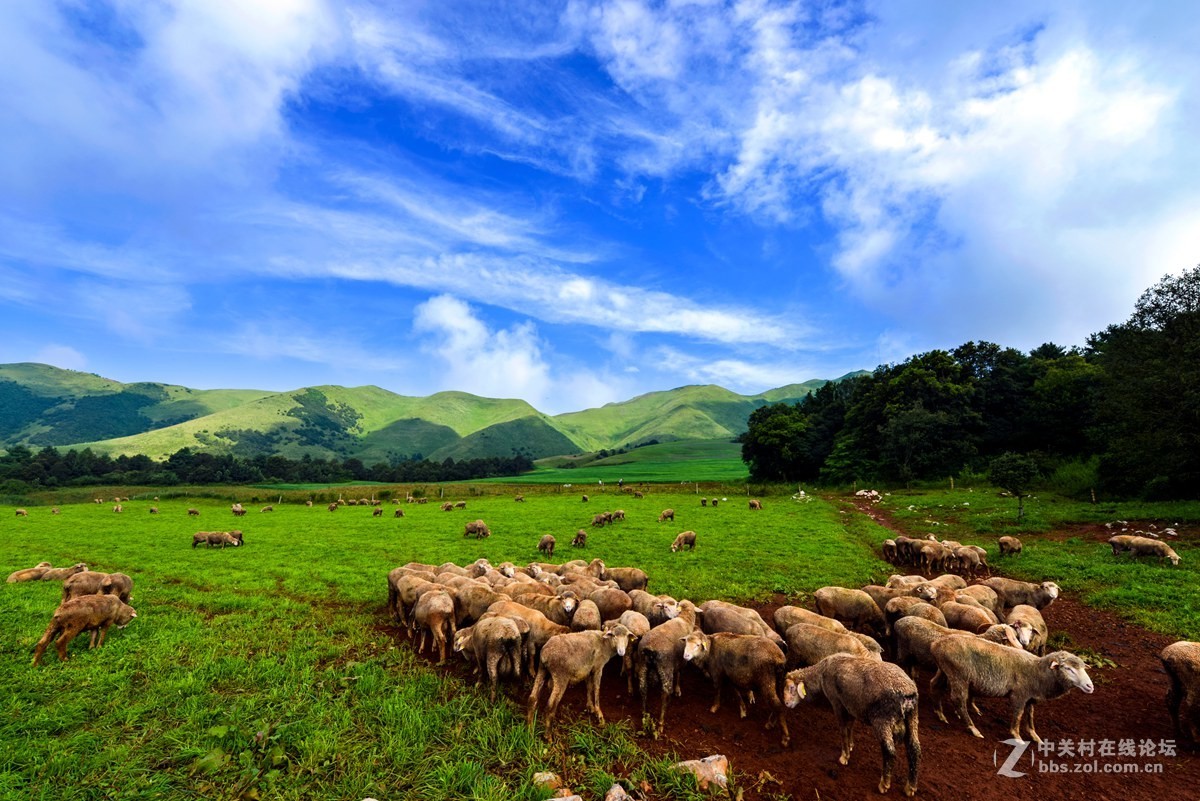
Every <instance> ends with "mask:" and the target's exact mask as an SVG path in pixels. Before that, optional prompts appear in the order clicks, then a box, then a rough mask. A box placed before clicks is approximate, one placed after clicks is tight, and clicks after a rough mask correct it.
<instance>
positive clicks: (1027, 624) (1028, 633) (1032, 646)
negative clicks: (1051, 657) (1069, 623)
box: [1004, 604, 1048, 656]
mask: <svg viewBox="0 0 1200 801" xmlns="http://www.w3.org/2000/svg"><path fill="white" fill-rule="evenodd" d="M1004 622H1005V623H1007V624H1008V625H1010V626H1012V627H1013V628H1015V629H1017V631H1018V633H1019V637H1020V640H1021V645H1023V646H1025V649H1026V650H1027V651H1029V652H1030V653H1033V654H1037V655H1038V656H1045V655H1046V639H1047V634H1048V629H1047V628H1046V619H1045V618H1044V617H1042V613H1041V612H1039V611H1038V610H1036V609H1034V608H1033V607H1032V606H1029V605H1028V604H1017V605H1016V606H1014V607H1013V608H1012V611H1011V612H1009V613H1008V617H1006V618H1005V619H1004Z"/></svg>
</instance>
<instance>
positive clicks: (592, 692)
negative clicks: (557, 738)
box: [527, 623, 630, 733]
mask: <svg viewBox="0 0 1200 801" xmlns="http://www.w3.org/2000/svg"><path fill="white" fill-rule="evenodd" d="M629 642H630V634H629V629H627V628H625V627H624V626H622V625H621V624H620V623H617V624H615V625H614V626H612V627H611V628H609V629H606V630H604V631H577V632H572V633H570V634H558V635H555V636H554V637H551V638H550V640H549V642H547V643H546V645H545V646H544V647H543V648H542V662H541V666H540V667H539V668H538V673H537V678H536V679H534V682H533V690H532V691H531V692H530V693H529V711H528V713H527V718H528V721H529V727H530V728H531V729H532V728H533V724H534V720H535V719H536V717H537V708H538V702H539V699H538V696H540V695H541V693H542V687H544V686H545V684H546V680H547V678H549V681H550V700H549V702H548V703H547V705H546V731H547V733H549V732H551V731H553V723H554V715H555V713H556V712H557V711H558V704H559V702H560V701H561V700H562V697H563V694H564V693H565V692H566V691H567V687H569V686H570V685H572V684H578V683H579V682H581V681H585V680H586V681H587V705H588V709H589V710H590V711H591V712H593V713H594V714H595V715H596V720H597V722H599V723H600V724H601V725H603V724H604V712H603V710H601V709H600V679H601V677H602V675H603V673H604V666H605V665H606V664H608V660H610V659H612V658H613V656H614V655H615V656H621V657H624V656H625V651H626V649H628V648H629Z"/></svg>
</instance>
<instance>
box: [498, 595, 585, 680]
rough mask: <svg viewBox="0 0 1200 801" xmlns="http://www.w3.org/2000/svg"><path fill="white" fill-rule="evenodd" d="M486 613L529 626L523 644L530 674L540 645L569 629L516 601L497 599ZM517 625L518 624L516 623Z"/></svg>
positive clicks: (565, 632) (539, 650) (540, 648)
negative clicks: (527, 634) (518, 621)
mask: <svg viewBox="0 0 1200 801" xmlns="http://www.w3.org/2000/svg"><path fill="white" fill-rule="evenodd" d="M487 615H500V616H502V617H507V618H512V619H514V620H520V621H522V622H524V623H525V624H526V625H527V626H528V627H529V636H528V637H527V638H526V642H525V645H526V654H527V656H528V664H529V674H530V675H531V676H532V675H535V673H534V671H535V670H536V668H537V660H538V654H540V653H541V650H542V647H543V646H544V645H545V644H546V643H547V642H549V641H550V638H551V637H554V636H555V635H558V634H567V633H569V632H570V631H571V629H570V628H569V627H568V626H560V625H559V624H558V623H555V622H554V621H553V620H551V619H550V618H548V617H546V616H545V615H543V614H542V613H541V612H539V611H538V610H536V609H533V608H531V607H528V606H525V605H524V604H520V603H517V602H516V601H497V602H496V603H494V604H492V605H491V606H489V607H488V611H487ZM518 625H520V624H519V623H518Z"/></svg>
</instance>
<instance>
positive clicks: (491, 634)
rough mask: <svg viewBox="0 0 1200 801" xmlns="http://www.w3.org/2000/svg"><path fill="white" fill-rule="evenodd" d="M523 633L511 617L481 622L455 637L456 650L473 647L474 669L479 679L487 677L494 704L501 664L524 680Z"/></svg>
mask: <svg viewBox="0 0 1200 801" xmlns="http://www.w3.org/2000/svg"><path fill="white" fill-rule="evenodd" d="M521 642H522V638H521V630H520V629H519V628H518V627H517V623H516V621H514V620H512V619H511V618H507V617H501V616H495V617H488V618H484V619H482V620H480V621H479V622H478V623H476V624H475V625H474V626H471V627H469V628H465V629H460V630H459V631H458V632H457V633H456V634H455V635H454V650H455V651H464V650H466V649H467V648H468V647H470V649H471V651H472V653H473V654H474V656H475V669H476V670H477V671H478V672H479V674H480V675H479V680H478V681H477V682H476V684H479V682H481V681H483V677H484V676H485V675H486V676H487V680H488V698H489V699H490V700H491V701H492V702H493V703H495V701H496V684H497V683H498V681H499V678H500V668H501V666H502V665H507V666H508V672H510V673H512V674H513V675H514V676H515V677H516V678H520V677H521Z"/></svg>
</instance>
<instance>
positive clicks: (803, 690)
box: [796, 681, 808, 698]
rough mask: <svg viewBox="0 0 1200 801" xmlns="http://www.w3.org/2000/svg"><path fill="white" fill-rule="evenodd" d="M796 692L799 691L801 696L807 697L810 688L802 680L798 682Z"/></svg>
mask: <svg viewBox="0 0 1200 801" xmlns="http://www.w3.org/2000/svg"><path fill="white" fill-rule="evenodd" d="M796 692H798V693H799V694H800V697H801V698H805V697H807V696H808V690H807V689H806V688H805V686H804V682H802V681H798V682H796Z"/></svg>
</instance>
